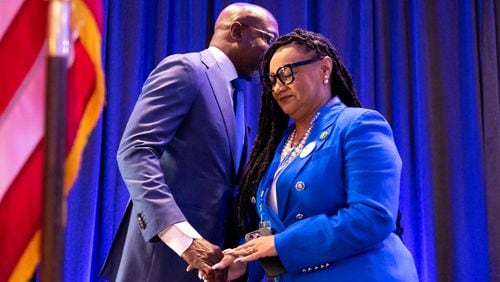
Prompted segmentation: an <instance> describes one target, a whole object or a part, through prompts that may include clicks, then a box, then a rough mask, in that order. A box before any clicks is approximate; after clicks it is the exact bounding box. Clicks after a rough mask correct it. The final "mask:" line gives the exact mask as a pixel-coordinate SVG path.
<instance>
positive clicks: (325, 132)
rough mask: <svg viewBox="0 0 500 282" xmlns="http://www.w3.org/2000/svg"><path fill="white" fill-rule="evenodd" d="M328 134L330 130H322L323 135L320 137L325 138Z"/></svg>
mask: <svg viewBox="0 0 500 282" xmlns="http://www.w3.org/2000/svg"><path fill="white" fill-rule="evenodd" d="M326 136H328V131H323V132H321V135H320V136H319V139H321V140H323V139H325V138H326Z"/></svg>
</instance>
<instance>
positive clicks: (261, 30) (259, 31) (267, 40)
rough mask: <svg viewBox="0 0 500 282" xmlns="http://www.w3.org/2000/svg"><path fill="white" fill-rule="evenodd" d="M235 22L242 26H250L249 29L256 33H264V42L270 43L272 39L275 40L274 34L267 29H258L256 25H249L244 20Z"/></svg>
mask: <svg viewBox="0 0 500 282" xmlns="http://www.w3.org/2000/svg"><path fill="white" fill-rule="evenodd" d="M236 22H237V23H239V24H241V26H244V27H247V28H251V29H253V30H255V31H257V32H258V33H260V34H262V35H264V36H265V37H266V39H265V40H266V42H267V43H268V44H269V45H270V44H272V43H273V42H274V41H276V35H274V34H272V33H270V32H267V31H265V30H263V29H260V28H256V27H254V26H251V25H248V24H246V23H244V22H240V21H236Z"/></svg>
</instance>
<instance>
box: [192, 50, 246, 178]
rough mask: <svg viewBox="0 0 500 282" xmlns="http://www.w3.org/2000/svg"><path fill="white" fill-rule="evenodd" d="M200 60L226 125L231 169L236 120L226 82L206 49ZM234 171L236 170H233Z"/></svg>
mask: <svg viewBox="0 0 500 282" xmlns="http://www.w3.org/2000/svg"><path fill="white" fill-rule="evenodd" d="M200 55H201V61H202V63H203V64H204V65H205V66H206V67H207V72H206V74H207V78H208V81H209V82H210V85H211V87H212V93H213V94H214V96H215V100H216V101H217V105H218V106H219V110H220V112H221V114H222V118H223V120H224V124H225V126H226V133H227V137H228V138H229V144H230V150H231V156H232V157H233V169H234V167H235V165H234V161H235V160H236V159H237V158H236V134H235V131H234V128H235V126H236V121H235V117H234V110H233V105H232V103H231V100H230V99H229V97H231V93H229V89H228V87H227V84H226V83H227V82H226V81H225V80H224V74H223V73H222V70H221V69H220V68H219V66H218V65H217V62H216V61H215V58H214V57H213V55H212V54H211V53H210V51H208V50H203V51H202V52H201V53H200ZM235 173H236V172H235Z"/></svg>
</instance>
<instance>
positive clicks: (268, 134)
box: [237, 28, 361, 233]
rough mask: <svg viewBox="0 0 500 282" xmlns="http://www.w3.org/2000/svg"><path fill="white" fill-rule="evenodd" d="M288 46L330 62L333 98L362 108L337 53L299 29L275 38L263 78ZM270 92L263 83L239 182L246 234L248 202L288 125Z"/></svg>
mask: <svg viewBox="0 0 500 282" xmlns="http://www.w3.org/2000/svg"><path fill="white" fill-rule="evenodd" d="M289 44H297V45H299V46H301V47H302V48H303V50H305V51H306V52H312V53H315V54H316V56H318V57H319V58H322V57H324V56H329V57H330V58H332V62H333V65H332V73H331V74H330V78H329V80H330V81H331V83H330V85H331V90H332V91H331V92H332V93H334V94H333V95H336V96H338V97H339V98H340V100H341V101H342V102H343V103H344V104H346V105H347V106H351V107H361V103H360V101H359V99H358V97H357V96H356V93H355V90H354V85H353V82H352V78H351V75H350V74H349V72H348V71H347V69H346V67H345V65H344V63H343V62H342V60H341V59H340V56H339V54H338V52H337V50H336V49H335V47H334V46H333V44H332V43H330V41H328V39H326V38H325V37H323V36H322V35H320V34H318V33H314V32H311V31H305V30H302V29H300V28H298V29H295V30H294V31H292V32H290V33H288V34H286V35H284V36H282V37H280V38H278V39H277V40H276V41H275V42H274V43H273V44H272V45H271V46H270V47H269V50H268V51H267V52H266V54H265V56H264V60H263V62H262V69H263V72H264V74H267V73H269V64H270V61H271V58H272V57H273V55H274V53H275V52H276V50H278V49H279V48H281V47H283V46H285V45H289ZM264 77H265V76H264ZM271 92H272V90H271V86H270V85H269V84H268V83H266V82H265V81H263V90H262V95H261V111H260V113H259V131H258V132H257V137H256V140H255V143H254V146H253V148H252V153H251V154H250V160H249V162H248V164H247V166H246V168H245V172H244V174H243V177H242V179H241V182H240V192H239V194H238V202H237V212H238V219H239V222H240V226H241V228H242V231H243V232H245V233H246V232H248V231H250V230H253V229H256V228H257V225H258V221H259V218H258V215H257V213H256V210H255V204H254V203H252V200H251V199H252V198H253V197H255V193H256V191H257V188H258V185H259V182H260V180H261V179H262V177H263V176H264V173H265V171H266V170H267V168H268V167H269V164H270V163H271V161H272V159H273V156H274V153H275V151H276V148H277V147H278V145H279V143H280V141H281V139H282V137H283V133H284V131H285V130H286V128H287V127H288V122H289V118H288V116H287V115H286V114H285V113H284V112H283V111H282V110H281V108H280V107H279V105H278V103H277V102H276V101H275V100H274V99H273V96H272V93H271Z"/></svg>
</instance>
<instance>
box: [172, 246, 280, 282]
mask: <svg viewBox="0 0 500 282" xmlns="http://www.w3.org/2000/svg"><path fill="white" fill-rule="evenodd" d="M276 255H277V252H276V248H275V246H274V236H263V237H259V238H256V239H253V240H251V241H249V242H247V243H245V244H243V245H240V246H238V247H236V248H234V249H226V250H224V251H221V250H220V248H219V247H217V246H215V245H213V244H211V243H210V242H208V241H207V240H204V239H194V240H193V243H192V244H191V246H190V247H189V248H188V249H187V250H186V251H185V252H184V253H183V254H182V258H184V260H186V261H187V262H188V263H189V265H188V267H187V269H186V270H187V271H190V270H192V269H198V277H200V279H202V280H204V281H207V282H219V281H228V280H233V279H236V278H238V277H240V276H242V275H243V274H245V272H246V264H247V262H249V261H254V260H257V259H259V258H262V257H271V256H276Z"/></svg>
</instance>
